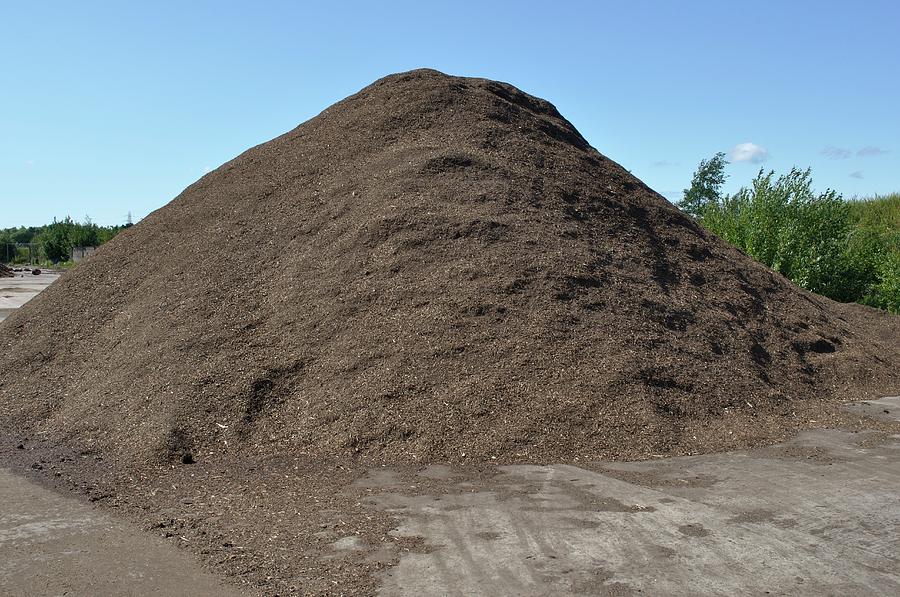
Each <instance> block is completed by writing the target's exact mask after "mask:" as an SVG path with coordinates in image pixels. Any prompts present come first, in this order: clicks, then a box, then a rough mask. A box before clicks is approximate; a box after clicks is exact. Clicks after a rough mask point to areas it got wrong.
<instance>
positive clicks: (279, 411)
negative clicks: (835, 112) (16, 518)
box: [0, 70, 900, 592]
mask: <svg viewBox="0 0 900 597" xmlns="http://www.w3.org/2000/svg"><path fill="white" fill-rule="evenodd" d="M0 345H2V346H3V347H4V349H3V350H0V371H3V374H2V377H0V430H4V431H6V432H12V431H13V430H15V431H16V432H17V433H18V434H20V435H22V434H24V435H29V436H32V437H41V438H42V439H43V445H46V446H48V447H47V448H46V449H47V450H50V451H53V450H72V451H74V452H76V453H79V454H80V453H83V452H84V453H87V454H91V455H92V456H98V457H100V458H102V459H103V462H104V463H105V464H104V466H103V472H102V473H97V475H99V476H100V477H102V478H104V479H106V481H104V483H105V484H106V489H105V490H104V491H107V492H109V493H110V495H114V496H119V499H122V500H125V501H127V502H128V503H130V504H132V505H133V506H134V507H135V508H137V509H138V510H140V509H141V507H142V505H143V506H146V507H147V511H148V512H149V511H151V510H152V507H151V506H150V504H151V503H155V502H153V500H162V501H163V502H166V501H167V500H170V499H175V494H173V495H172V496H170V497H158V498H157V497H154V498H153V499H151V498H150V497H142V496H143V493H141V491H142V490H140V491H139V490H138V489H135V484H137V486H138V487H140V488H146V487H151V486H154V484H159V483H162V482H163V481H162V480H165V483H169V476H170V475H180V479H181V480H180V481H179V483H169V484H175V485H178V486H179V487H187V488H188V489H187V490H190V491H191V492H193V493H195V494H196V495H197V496H200V497H203V496H207V497H208V495H210V492H211V491H213V490H214V485H215V483H222V484H224V485H225V486H230V485H229V483H233V484H234V486H233V487H232V491H233V493H235V494H237V493H240V492H239V491H238V489H237V488H238V487H244V488H246V487H253V486H254V484H255V483H256V482H257V481H259V480H260V479H261V478H262V477H260V476H259V474H260V473H259V471H260V470H262V469H263V468H264V467H265V466H268V464H267V463H274V462H286V461H287V462H302V463H303V464H302V467H301V468H302V469H303V470H304V471H307V473H305V474H306V475H307V476H306V477H303V478H305V479H307V480H306V481H304V480H303V479H300V478H299V477H298V479H299V480H296V482H295V484H294V485H292V484H290V483H289V484H288V485H284V484H283V483H281V482H279V484H278V487H279V489H273V490H272V491H271V493H270V495H269V497H267V498H265V499H261V501H260V502H259V506H258V507H251V504H250V503H245V502H240V503H242V504H244V505H245V507H246V512H244V515H245V516H246V517H248V520H254V518H253V517H258V518H257V520H259V521H260V524H259V525H258V527H253V526H252V525H250V527H251V528H258V532H259V533H264V532H268V530H267V529H268V527H265V525H266V524H268V523H265V520H267V518H266V517H270V516H271V515H272V513H271V512H269V511H268V510H269V509H270V508H277V507H278V506H277V504H284V503H287V502H286V501H285V500H289V498H290V495H291V491H299V490H297V489H296V488H297V487H302V486H304V484H306V485H310V484H313V485H315V484H316V483H323V481H316V482H315V483H313V482H312V481H310V480H309V479H310V478H312V477H314V476H315V475H313V474H312V473H310V472H309V471H316V470H317V467H320V466H321V470H322V471H323V472H322V474H323V475H328V476H331V475H333V476H334V477H333V478H334V479H336V480H335V483H336V486H343V485H344V484H345V481H347V479H349V478H350V477H352V476H353V475H352V474H350V473H345V475H344V476H347V475H349V476H347V479H345V478H344V476H342V474H341V473H338V472H336V471H339V470H341V469H340V467H341V466H346V467H347V470H351V469H352V470H354V471H358V470H361V468H360V467H362V468H365V467H366V466H370V465H378V464H380V463H391V464H400V465H409V466H415V465H418V464H419V463H427V462H450V463H458V464H459V463H475V464H476V465H477V464H478V463H482V462H492V463H493V462H558V461H563V462H571V461H574V460H575V459H579V460H580V461H584V460H597V459H607V458H617V459H640V458H647V457H651V456H658V455H671V454H686V453H699V452H709V451H719V450H725V449H733V448H741V447H749V446H755V445H760V444H765V443H771V442H773V441H778V440H780V439H783V438H785V437H787V436H789V435H790V434H792V433H794V432H796V431H797V430H799V429H803V428H807V427H810V426H817V425H823V424H828V422H829V421H831V420H837V418H839V415H838V414H836V413H838V404H839V402H840V401H842V400H847V399H861V398H867V397H872V396H878V395H886V394H890V393H897V391H898V390H900V383H898V376H897V374H896V370H897V367H898V365H900V318H897V317H893V316H890V315H887V314H885V313H882V312H878V311H876V310H873V309H869V308H866V307H862V306H859V305H842V304H838V303H835V302H833V301H830V300H828V299H825V298H823V297H820V296H817V295H813V294H810V293H808V292H805V291H803V290H801V289H799V288H797V287H796V286H794V285H793V284H792V283H790V282H789V281H787V280H786V279H784V278H783V277H781V276H780V275H778V274H776V273H774V272H772V271H770V270H768V269H767V268H765V267H763V266H761V265H759V264H757V263H755V262H754V261H752V260H751V259H750V258H748V257H747V256H746V255H744V254H742V253H741V252H740V251H738V250H736V249H734V248H733V247H731V246H729V245H727V244H726V243H725V242H723V241H721V240H719V239H718V238H717V237H715V236H713V235H711V234H710V233H708V232H706V231H705V230H704V229H702V228H701V227H700V226H699V225H698V224H696V223H695V222H694V221H693V220H692V219H691V218H690V217H688V216H686V215H684V214H682V213H681V212H679V211H678V210H677V209H676V208H674V207H673V206H672V205H671V204H669V203H668V202H667V201H666V200H665V199H664V198H662V197H661V196H660V195H658V194H657V193H655V192H654V191H652V190H651V189H649V188H648V187H647V186H646V185H644V184H643V183H641V181H639V180H638V179H636V178H635V177H634V176H632V175H631V174H629V173H628V172H627V171H625V170H624V169H623V168H622V167H621V166H619V165H618V164H616V163H615V162H613V161H611V160H610V159H608V158H606V157H605V156H603V155H601V154H600V153H599V152H597V151H596V150H595V149H593V148H592V147H590V146H589V145H588V144H587V142H586V141H585V140H584V139H583V138H582V137H581V135H580V134H579V133H578V132H577V131H576V130H575V129H574V128H573V127H572V125H571V124H570V123H569V122H567V121H566V120H565V119H564V118H562V116H560V115H559V113H558V112H557V111H556V109H555V108H554V107H553V106H552V105H551V104H549V103H548V102H546V101H544V100H541V99H538V98H535V97H532V96H529V95H527V94H525V93H523V92H521V91H519V90H518V89H516V88H514V87H512V86H510V85H507V84H504V83H498V82H494V81H487V80H483V79H467V78H457V77H448V76H446V75H443V74H441V73H437V72H435V71H427V70H423V71H413V72H410V73H403V74H399V75H393V76H390V77H387V78H385V79H382V80H380V81H377V82H376V83H374V84H372V85H370V86H369V87H366V88H365V89H363V90H362V91H360V92H359V93H357V94H356V95H354V96H351V97H349V98H347V99H345V100H343V101H341V102H339V103H337V104H335V105H334V106H332V107H330V108H328V109H327V110H325V111H324V112H323V113H322V114H320V115H319V116H317V117H316V118H314V119H312V120H310V121H308V122H306V123H304V124H302V125H301V126H299V127H297V128H296V129H294V130H293V131H291V132H289V133H287V134H285V135H282V136H281V137H278V138H276V139H274V140H272V141H270V142H268V143H265V144H262V145H260V146H257V147H255V148H253V149H250V150H249V151H247V152H245V153H244V154H242V155H240V156H238V157H237V158H235V159H234V160H232V161H231V162H228V163H226V164H225V165H223V166H222V167H221V168H219V169H217V170H216V171H214V172H212V173H210V174H208V175H206V176H204V177H203V178H201V179H200V180H199V181H197V182H196V183H194V184H193V185H191V186H190V187H188V188H187V189H186V190H185V191H184V192H183V193H182V194H181V195H179V196H178V197H177V198H175V200H173V201H172V202H171V203H170V204H168V205H167V206H165V207H164V208H162V209H160V210H158V211H157V212H155V213H153V214H152V215H151V216H149V217H148V218H146V219H145V220H144V221H142V222H141V223H140V224H139V225H137V226H134V227H132V228H130V229H129V230H127V231H124V232H122V233H121V234H119V235H118V236H117V237H116V238H115V239H113V241H111V242H110V243H108V244H107V245H105V246H104V247H103V248H101V249H100V250H99V251H98V252H97V253H96V254H95V255H94V256H93V257H92V258H91V259H90V260H89V261H86V262H85V263H83V264H82V265H80V266H79V267H78V268H76V269H75V270H73V271H71V272H69V273H67V274H65V275H64V276H63V277H62V278H61V279H60V280H59V281H58V282H57V283H55V284H54V285H53V286H51V287H50V288H48V289H47V290H46V291H44V292H43V293H42V294H41V295H39V296H38V297H37V298H35V299H34V300H32V301H31V302H30V303H28V304H27V305H26V306H25V307H24V308H22V309H20V310H19V311H18V312H17V313H15V314H13V315H12V316H10V317H9V318H8V319H7V320H6V321H5V322H4V323H3V324H2V325H0ZM54 453H55V452H54ZM188 453H190V458H189V459H186V456H187V455H188ZM183 460H196V461H197V464H194V465H183V464H181V462H182V461H183ZM228 462H239V463H241V464H240V465H235V466H234V468H233V469H229V468H226V469H223V470H225V471H226V473H223V475H224V477H223V478H230V479H231V481H228V480H221V479H220V480H216V481H215V483H214V482H213V480H212V479H211V478H209V477H204V478H206V479H207V480H206V481H201V479H200V476H199V474H198V476H197V477H194V476H191V475H193V473H189V472H179V471H190V470H198V471H200V470H203V471H205V472H204V473H203V474H204V475H209V474H210V473H209V472H208V471H209V470H211V469H210V467H214V466H218V465H217V464H212V463H228ZM254 462H256V463H259V468H255V467H253V466H250V465H248V464H247V463H254ZM341 463H346V465H342V464H341ZM172 467H174V468H172ZM192 467H194V468H193V469H192ZM251 469H252V470H251ZM73 470H74V469H73ZM78 470H81V469H78ZM173 471H174V472H173ZM73 474H75V473H73ZM78 474H83V475H85V477H84V478H87V473H77V474H75V477H74V478H75V482H76V484H77V483H78V478H77V475H78ZM92 478H93V477H92ZM125 479H132V481H130V482H129V481H125ZM288 487H294V488H295V489H293V490H292V489H289V488H288ZM154 495H155V496H159V495H162V496H166V495H169V494H168V493H167V492H164V493H163V494H159V493H157V494H154ZM179 499H180V498H179ZM191 499H194V500H195V501H196V499H197V498H196V496H195V497H192V498H191ZM236 499H237V498H236ZM241 499H244V500H246V496H244V497H242V498H241ZM154 507H155V506H154ZM303 507H306V506H303ZM342 507H345V506H340V505H338V506H335V508H337V509H340V508H342ZM348 507H349V506H348ZM301 509H302V508H301ZM238 511H241V510H240V509H238ZM298 516H299V515H298ZM303 516H307V517H308V516H309V514H308V512H307V514H306V515H303ZM303 516H301V517H300V518H301V519H302V520H307V518H303ZM200 518H201V519H203V517H200ZM204 524H207V525H211V527H210V528H219V529H220V530H222V529H224V526H225V523H221V524H220V523H216V522H205V523H204ZM285 524H287V523H285ZM285 528H289V527H285ZM208 532H210V531H208ZM379 532H381V531H379ZM262 537H263V535H262V534H260V535H259V536H258V537H256V544H255V545H257V549H262V550H263V552H262V553H264V552H265V549H266V547H265V545H266V542H265V541H264V540H263V539H262ZM302 540H303V539H302V537H301V538H299V539H298V541H302ZM273 561H274V560H273ZM312 569H314V566H312V567H311V568H310V570H312ZM230 570H232V571H235V570H236V568H232V569H230ZM287 570H294V568H290V567H288V568H284V567H279V565H278V564H277V563H275V564H272V568H271V570H266V571H264V570H262V568H261V567H256V568H253V567H251V568H250V569H249V570H248V571H247V572H246V573H247V574H248V575H250V577H252V578H256V579H257V580H259V581H260V582H263V580H264V579H265V577H266V576H273V575H274V577H276V578H280V579H281V580H283V581H284V582H285V583H287V584H285V585H284V586H286V587H287V586H289V585H290V579H289V578H287V577H279V576H278V575H279V574H289V573H288V572H286V571H287ZM290 574H297V575H299V576H298V578H300V577H302V574H300V573H298V572H296V571H295V572H291V573H290ZM310 574H311V575H313V576H314V573H310ZM313 576H309V578H313ZM267 582H268V581H267ZM279 582H280V581H279ZM360 582H362V581H360ZM358 586H359V587H363V586H364V585H362V584H361V585H358ZM365 586H368V585H365ZM320 589H321V587H317V588H316V587H314V588H311V589H309V590H310V591H313V592H315V591H319V590H320ZM298 590H299V589H298ZM304 590H305V589H304ZM360 590H363V589H360Z"/></svg>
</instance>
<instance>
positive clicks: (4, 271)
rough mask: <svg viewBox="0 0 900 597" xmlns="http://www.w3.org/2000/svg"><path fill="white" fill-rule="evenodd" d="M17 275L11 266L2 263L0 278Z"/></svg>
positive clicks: (0, 264)
mask: <svg viewBox="0 0 900 597" xmlns="http://www.w3.org/2000/svg"><path fill="white" fill-rule="evenodd" d="M15 275H16V273H15V272H14V271H13V269H12V268H11V267H8V266H7V265H6V264H3V263H0V278H12V277H13V276H15Z"/></svg>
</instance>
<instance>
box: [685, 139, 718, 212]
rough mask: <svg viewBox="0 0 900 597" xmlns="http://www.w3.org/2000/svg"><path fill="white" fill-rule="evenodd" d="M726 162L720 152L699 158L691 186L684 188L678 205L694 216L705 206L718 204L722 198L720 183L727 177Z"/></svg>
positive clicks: (702, 210) (703, 209) (704, 208)
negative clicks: (707, 157) (707, 158)
mask: <svg viewBox="0 0 900 597" xmlns="http://www.w3.org/2000/svg"><path fill="white" fill-rule="evenodd" d="M727 164H728V161H727V160H726V159H725V154H724V153H721V152H719V153H717V154H716V155H714V156H713V157H712V158H711V159H709V160H701V161H700V166H699V167H698V168H697V171H696V172H694V177H693V179H691V186H690V187H689V188H687V189H685V190H684V197H682V199H681V201H679V202H678V207H680V208H681V210H682V211H684V212H686V213H689V214H691V215H692V216H694V217H700V216H702V215H703V212H704V211H705V210H706V208H707V207H709V206H710V205H717V204H719V203H720V202H721V200H722V185H724V184H725V179H726V178H727V175H726V174H725V166H726V165H727Z"/></svg>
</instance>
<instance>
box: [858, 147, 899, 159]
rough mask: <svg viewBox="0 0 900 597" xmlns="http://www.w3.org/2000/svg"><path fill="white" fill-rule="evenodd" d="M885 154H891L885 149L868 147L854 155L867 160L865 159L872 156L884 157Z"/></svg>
mask: <svg viewBox="0 0 900 597" xmlns="http://www.w3.org/2000/svg"><path fill="white" fill-rule="evenodd" d="M886 153H891V152H890V151H888V150H887V149H882V148H880V147H873V146H872V145H868V146H866V147H863V148H862V149H860V150H859V151H857V152H856V155H858V156H859V157H861V158H867V157H871V156H873V155H884V154H886Z"/></svg>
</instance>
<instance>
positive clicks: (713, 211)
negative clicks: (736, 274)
mask: <svg viewBox="0 0 900 597" xmlns="http://www.w3.org/2000/svg"><path fill="white" fill-rule="evenodd" d="M726 163H727V162H725V161H724V156H723V155H722V154H716V156H715V157H714V158H712V159H711V160H709V161H706V160H704V161H702V162H701V163H700V167H699V168H698V170H697V173H696V174H695V175H694V179H693V181H692V184H691V188H690V189H687V190H686V191H685V197H684V199H683V200H682V201H681V202H679V206H680V207H682V209H685V211H688V212H689V213H692V214H693V215H695V216H696V217H697V218H698V219H699V220H700V222H701V223H702V224H703V225H704V226H706V227H707V228H708V229H709V230H711V231H712V232H714V233H716V234H717V235H719V236H720V237H722V238H723V239H725V240H727V241H728V242H730V243H732V244H733V245H735V246H736V247H738V248H740V249H741V250H743V251H744V252H745V253H747V254H748V255H750V256H751V257H753V258H754V259H756V260H758V261H760V262H762V263H764V264H766V265H768V266H769V267H771V268H772V269H774V270H776V271H778V272H780V273H781V274H783V275H784V276H786V277H788V278H790V279H791V280H793V281H794V282H795V283H796V284H798V285H799V286H801V287H803V288H805V289H807V290H810V291H812V292H816V293H819V294H823V295H825V296H827V297H830V298H833V299H835V300H838V301H843V302H851V301H858V302H862V303H865V304H868V305H872V306H876V307H880V308H883V309H887V310H890V311H893V312H900V289H898V288H900V195H892V196H890V197H887V198H880V199H874V200H870V201H861V202H860V201H845V200H844V199H843V198H842V197H841V196H840V195H839V194H838V193H836V192H835V191H833V190H830V189H829V190H826V191H825V192H823V193H815V192H813V190H812V175H811V173H810V170H808V169H807V170H800V169H797V168H793V169H792V170H791V171H790V172H789V173H787V174H784V175H781V176H778V177H776V176H775V173H774V172H772V171H770V172H768V173H766V172H764V171H763V170H760V171H759V173H758V174H757V176H756V178H754V179H753V181H752V182H751V185H750V187H744V188H741V190H740V191H738V192H737V193H736V194H734V195H731V196H729V195H723V194H721V191H720V189H721V183H722V182H723V181H724V166H725V164H726Z"/></svg>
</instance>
